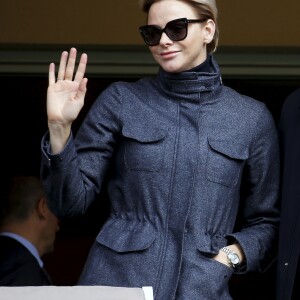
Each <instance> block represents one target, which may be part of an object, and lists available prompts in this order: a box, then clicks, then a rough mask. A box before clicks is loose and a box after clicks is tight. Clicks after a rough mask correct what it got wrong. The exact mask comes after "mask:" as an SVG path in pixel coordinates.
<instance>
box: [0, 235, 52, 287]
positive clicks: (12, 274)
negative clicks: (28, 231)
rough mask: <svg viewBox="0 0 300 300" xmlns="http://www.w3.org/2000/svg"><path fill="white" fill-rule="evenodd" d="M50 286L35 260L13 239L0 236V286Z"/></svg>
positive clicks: (47, 278) (48, 280)
mask: <svg viewBox="0 0 300 300" xmlns="http://www.w3.org/2000/svg"><path fill="white" fill-rule="evenodd" d="M41 285H51V281H50V279H49V277H48V275H47V274H46V273H45V271H44V270H43V269H42V268H41V267H40V265H39V263H38V262H37V260H36V258H35V257H34V256H33V255H32V254H31V253H30V252H29V251H28V250H27V248H25V247H24V246H23V245H22V244H21V243H19V242H18V241H16V240H15V239H13V238H10V237H6V236H0V286H41Z"/></svg>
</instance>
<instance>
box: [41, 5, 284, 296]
mask: <svg viewBox="0 0 300 300" xmlns="http://www.w3.org/2000/svg"><path fill="white" fill-rule="evenodd" d="M141 7H142V10H143V11H144V12H145V13H146V15H147V24H146V25H143V26H141V27H140V28H139V30H140V33H141V36H142V38H143V39H144V41H145V43H146V45H147V46H148V47H149V50H150V52H151V54H152V55H153V58H154V59H155V60H156V62H157V63H158V65H159V71H158V74H157V76H154V77H153V78H152V77H149V78H142V79H140V80H137V81H136V82H133V83H129V82H115V83H113V84H111V85H110V86H109V87H108V88H107V89H105V90H104V91H103V92H102V93H101V94H100V96H99V97H98V98H97V99H96V101H95V102H94V104H93V106H92V107H91V109H90V110H89V112H88V114H87V115H86V117H85V119H84V121H83V123H82V124H81V126H80V128H79V131H78V132H77V133H76V136H74V135H73V134H72V123H73V122H74V120H76V118H77V116H78V114H79V112H80V111H81V109H82V107H83V105H84V97H85V94H86V90H87V78H86V77H85V70H86V65H87V59H88V57H87V54H86V53H83V54H82V55H81V57H80V61H79V65H78V67H77V70H75V66H76V57H77V50H76V48H71V49H70V52H67V51H63V52H62V55H61V60H60V64H59V68H58V73H57V76H56V74H55V65H54V63H51V64H50V66H49V86H48V92H47V116H48V129H49V131H48V132H47V133H45V135H44V136H43V139H42V160H41V161H42V164H41V178H42V180H43V183H44V186H45V189H46V191H47V195H48V198H49V205H50V207H51V209H52V210H53V212H54V213H55V214H56V215H57V216H58V217H59V218H62V217H65V216H70V215H77V214H83V213H85V212H86V210H87V208H88V207H89V206H90V204H91V203H92V202H93V200H94V199H95V198H96V197H98V195H99V193H100V191H101V190H102V189H103V188H107V192H108V194H109V198H110V203H111V204H110V205H111V206H110V216H109V218H108V219H107V221H106V222H105V224H104V225H103V226H102V228H101V230H100V232H99V234H98V236H97V237H96V240H95V243H94V244H93V246H92V248H91V250H90V253H89V256H88V258H87V261H86V264H85V267H84V269H83V271H82V273H81V276H80V279H79V282H78V284H79V285H110V286H125V287H141V286H152V287H153V289H154V299H156V300H166V299H168V300H171V299H177V300H187V299H188V300H190V299H201V300H204V299H208V300H212V299H218V300H220V299H232V298H231V295H230V292H229V287H228V286H229V284H228V283H229V280H230V278H231V276H232V275H233V273H236V274H243V273H246V272H251V271H253V272H254V271H255V272H260V271H262V270H264V268H266V266H267V265H268V262H269V261H270V260H271V256H272V255H271V254H273V252H275V251H274V248H276V247H275V242H276V239H277V234H278V223H279V210H278V207H277V203H278V195H279V175H280V172H279V147H278V136H277V128H276V126H275V124H274V120H273V117H272V115H271V113H270V112H269V110H268V109H267V107H266V105H265V104H264V103H262V102H260V101H257V100H255V99H253V98H250V97H248V96H245V95H241V94H239V93H238V92H236V91H234V90H233V89H231V88H229V87H227V86H225V85H224V84H223V83H222V78H221V73H220V69H219V66H218V64H217V62H216V60H215V59H214V57H213V52H214V51H215V50H216V47H217V44H218V36H219V29H218V25H217V7H216V3H215V1H214V0H194V1H192V0H190V1H187V0H144V1H141ZM106 180H107V181H106ZM104 182H107V184H105V186H103V183H104ZM272 259H273V257H272Z"/></svg>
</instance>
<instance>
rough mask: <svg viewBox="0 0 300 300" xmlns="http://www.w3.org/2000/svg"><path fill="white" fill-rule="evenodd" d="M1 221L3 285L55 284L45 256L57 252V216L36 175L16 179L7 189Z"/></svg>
mask: <svg viewBox="0 0 300 300" xmlns="http://www.w3.org/2000/svg"><path fill="white" fill-rule="evenodd" d="M5 189H6V191H5V193H4V199H2V201H1V204H2V218H1V222H0V286H42V285H52V281H51V278H50V277H49V275H48V273H47V272H46V271H45V269H44V268H43V261H42V256H43V255H45V254H46V253H50V252H52V251H53V247H54V241H55V237H56V232H57V231H58V230H59V224H58V219H57V217H56V216H55V215H54V214H53V213H52V212H51V211H50V210H49V208H48V205H47V198H46V196H45V192H44V188H43V185H42V183H41V181H40V179H39V178H37V177H34V176H15V177H13V178H11V180H10V181H9V184H8V185H7V186H6V187H5Z"/></svg>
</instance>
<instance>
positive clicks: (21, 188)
mask: <svg viewBox="0 0 300 300" xmlns="http://www.w3.org/2000/svg"><path fill="white" fill-rule="evenodd" d="M7 181H8V182H7V184H6V186H5V187H4V197H3V199H2V200H3V201H1V202H2V204H1V216H0V217H1V220H3V221H4V220H7V219H10V220H11V219H13V220H19V221H23V220H25V219H26V218H27V217H28V216H29V214H30V213H31V212H32V211H33V210H34V208H35V207H36V205H37V203H38V201H39V199H40V198H42V197H43V196H44V195H45V194H44V188H43V185H42V182H41V181H40V179H39V178H37V177H34V176H23V175H20V176H15V177H12V178H9V179H8V180H7Z"/></svg>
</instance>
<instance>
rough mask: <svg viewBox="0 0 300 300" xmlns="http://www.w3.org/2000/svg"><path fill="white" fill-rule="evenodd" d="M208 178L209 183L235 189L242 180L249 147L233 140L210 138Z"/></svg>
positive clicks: (207, 166)
mask: <svg viewBox="0 0 300 300" xmlns="http://www.w3.org/2000/svg"><path fill="white" fill-rule="evenodd" d="M208 145H209V147H208V154H207V165H206V177H207V179H208V180H209V181H212V182H215V183H219V184H222V185H225V186H227V187H234V186H235V185H236V184H237V183H238V182H239V181H240V178H241V174H242V169H243V166H244V162H245V160H246V159H247V158H248V157H249V147H248V145H246V144H245V143H240V142H236V141H235V140H232V139H217V138H212V137H209V138H208Z"/></svg>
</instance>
